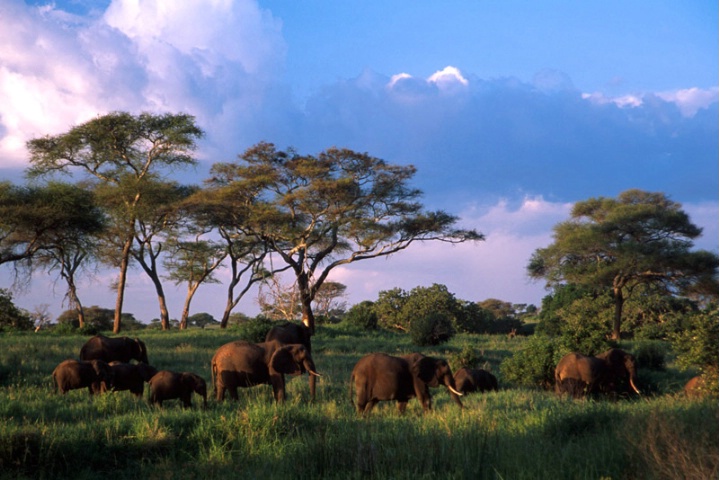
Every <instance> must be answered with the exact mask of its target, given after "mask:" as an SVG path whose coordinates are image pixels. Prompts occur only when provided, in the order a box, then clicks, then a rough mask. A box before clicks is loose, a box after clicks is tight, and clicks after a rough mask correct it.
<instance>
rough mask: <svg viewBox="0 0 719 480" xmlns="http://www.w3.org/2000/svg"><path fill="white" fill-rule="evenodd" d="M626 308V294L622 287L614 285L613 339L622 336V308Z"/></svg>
mask: <svg viewBox="0 0 719 480" xmlns="http://www.w3.org/2000/svg"><path fill="white" fill-rule="evenodd" d="M623 308H624V294H623V293H622V287H616V286H615V287H614V322H613V326H612V327H613V328H612V340H619V339H620V338H621V333H622V332H621V327H622V309H623Z"/></svg>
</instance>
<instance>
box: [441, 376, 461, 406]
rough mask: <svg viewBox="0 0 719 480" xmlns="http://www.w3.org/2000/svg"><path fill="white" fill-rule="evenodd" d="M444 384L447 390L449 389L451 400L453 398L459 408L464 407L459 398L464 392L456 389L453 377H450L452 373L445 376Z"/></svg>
mask: <svg viewBox="0 0 719 480" xmlns="http://www.w3.org/2000/svg"><path fill="white" fill-rule="evenodd" d="M444 385H445V386H446V387H447V390H449V394H450V396H451V397H452V400H454V403H456V404H457V405H459V408H464V405H462V401H461V400H460V399H459V397H461V396H463V395H464V394H463V393H462V392H459V391H457V389H456V388H455V385H454V377H452V375H448V376H447V377H446V378H445V380H444Z"/></svg>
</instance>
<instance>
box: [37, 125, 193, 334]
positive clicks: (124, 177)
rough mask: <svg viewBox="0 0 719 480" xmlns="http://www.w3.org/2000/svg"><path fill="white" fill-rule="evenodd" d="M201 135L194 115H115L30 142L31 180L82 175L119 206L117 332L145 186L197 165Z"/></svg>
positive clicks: (115, 229)
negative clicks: (194, 154)
mask: <svg viewBox="0 0 719 480" xmlns="http://www.w3.org/2000/svg"><path fill="white" fill-rule="evenodd" d="M202 135H203V133H202V130H200V129H199V128H198V127H197V126H196V125H195V119H194V117H192V116H191V115H186V114H162V115H154V114H150V113H142V114H140V115H138V116H133V115H131V114H129V113H126V112H114V113H110V114H107V115H103V116H101V117H98V118H95V119H93V120H90V121H88V122H85V123H83V124H81V125H78V126H75V127H73V128H72V129H70V130H69V131H68V132H67V133H63V134H60V135H54V136H45V137H42V138H36V139H33V140H30V141H29V142H28V143H27V147H28V150H29V151H30V162H31V167H30V169H29V170H28V173H29V175H30V176H31V177H33V176H39V175H46V174H51V173H53V172H70V171H74V170H79V171H81V172H83V173H84V174H86V175H87V176H89V178H91V179H93V180H94V181H95V182H96V184H95V185H96V186H102V187H103V189H104V195H103V198H105V199H113V201H114V202H116V205H119V206H120V207H121V208H115V209H113V215H109V218H110V219H111V222H112V224H111V225H110V228H109V230H108V232H109V233H111V234H112V236H113V242H112V243H113V244H116V245H118V246H120V249H119V251H120V253H119V254H117V255H115V258H114V262H113V263H116V264H117V265H118V266H119V269H120V273H119V276H118V281H117V301H116V303H115V318H114V325H113V332H115V333H118V332H119V331H120V325H121V318H122V305H123V300H124V292H125V283H126V280H127V269H128V267H129V264H130V258H131V256H130V255H131V248H132V245H133V242H134V240H135V235H136V233H137V226H138V224H137V221H138V217H137V211H136V210H137V208H138V205H139V204H140V202H141V200H142V198H143V194H144V192H145V191H146V190H145V189H144V184H145V183H146V182H148V181H150V180H152V181H159V180H160V176H159V174H160V173H162V171H163V169H173V168H176V167H182V166H186V165H193V164H195V163H196V162H195V160H194V158H193V157H192V155H191V154H192V152H193V151H194V150H195V148H196V143H195V142H196V141H197V140H198V139H199V138H201V137H202ZM117 202H119V203H117Z"/></svg>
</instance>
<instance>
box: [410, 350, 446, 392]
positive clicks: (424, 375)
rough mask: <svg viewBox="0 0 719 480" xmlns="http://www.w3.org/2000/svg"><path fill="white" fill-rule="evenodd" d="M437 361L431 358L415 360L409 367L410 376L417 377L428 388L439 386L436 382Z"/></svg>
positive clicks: (437, 381)
mask: <svg viewBox="0 0 719 480" xmlns="http://www.w3.org/2000/svg"><path fill="white" fill-rule="evenodd" d="M436 363H437V361H436V360H435V359H434V358H432V357H424V356H423V357H421V358H419V359H417V361H415V362H414V363H413V364H412V365H411V366H410V369H411V370H412V374H413V375H415V376H417V378H419V379H420V380H422V381H423V382H424V383H426V384H428V385H429V386H430V387H436V386H438V385H439V380H437V365H436Z"/></svg>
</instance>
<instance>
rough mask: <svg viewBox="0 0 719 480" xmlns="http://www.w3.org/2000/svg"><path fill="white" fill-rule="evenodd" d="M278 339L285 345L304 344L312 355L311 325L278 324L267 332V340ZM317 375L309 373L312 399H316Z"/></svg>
mask: <svg viewBox="0 0 719 480" xmlns="http://www.w3.org/2000/svg"><path fill="white" fill-rule="evenodd" d="M272 341H277V342H280V343H281V344H283V345H292V344H296V343H299V344H301V345H304V346H305V348H306V349H307V351H308V352H310V355H312V332H311V331H310V329H309V327H307V326H306V325H304V324H302V323H296V322H287V323H285V324H282V325H276V326H274V327H272V328H271V329H270V331H269V332H267V336H266V337H265V342H272ZM317 378H318V377H317V376H316V375H309V385H310V399H311V401H314V400H315V393H316V391H317Z"/></svg>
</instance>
